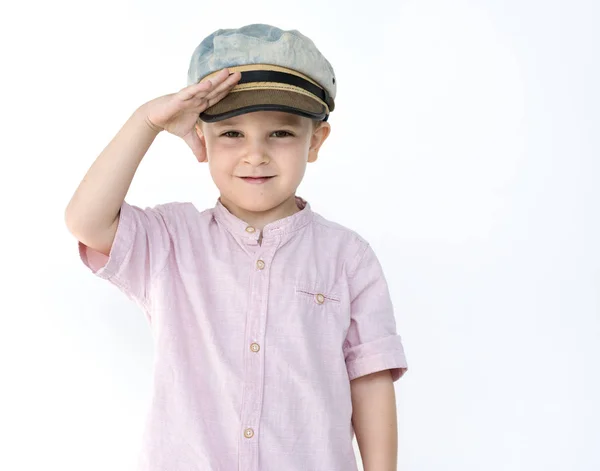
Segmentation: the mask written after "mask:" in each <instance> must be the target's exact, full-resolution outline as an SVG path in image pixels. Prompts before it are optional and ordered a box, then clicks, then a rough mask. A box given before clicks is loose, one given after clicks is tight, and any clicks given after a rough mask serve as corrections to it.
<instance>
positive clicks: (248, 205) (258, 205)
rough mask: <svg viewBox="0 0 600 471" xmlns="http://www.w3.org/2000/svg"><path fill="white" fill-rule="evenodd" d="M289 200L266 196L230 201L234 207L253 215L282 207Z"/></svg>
mask: <svg viewBox="0 0 600 471" xmlns="http://www.w3.org/2000/svg"><path fill="white" fill-rule="evenodd" d="M287 200H288V198H286V197H283V198H282V197H275V196H267V195H264V196H261V197H254V198H248V197H246V198H234V199H233V200H229V201H231V202H232V203H233V204H234V205H236V206H237V207H238V208H240V209H242V210H244V211H248V212H253V213H264V212H267V211H271V210H272V209H274V208H277V207H279V206H281V205H282V204H284V203H285V201H287Z"/></svg>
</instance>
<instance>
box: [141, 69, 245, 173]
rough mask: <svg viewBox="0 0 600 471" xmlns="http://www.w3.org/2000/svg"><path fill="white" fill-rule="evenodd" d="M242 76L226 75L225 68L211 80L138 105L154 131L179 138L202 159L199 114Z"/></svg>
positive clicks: (221, 97)
mask: <svg viewBox="0 0 600 471" xmlns="http://www.w3.org/2000/svg"><path fill="white" fill-rule="evenodd" d="M241 77H242V75H241V73H240V72H235V73H233V74H231V75H229V70H228V69H226V68H225V69H222V70H220V71H219V73H218V74H217V75H215V76H213V77H212V78H211V79H210V80H208V79H206V80H202V81H200V82H198V83H196V84H193V85H189V86H187V87H185V88H182V89H181V90H180V91H178V92H177V93H171V94H169V95H164V96H161V97H158V98H155V99H154V100H151V101H149V102H147V103H144V104H143V105H142V106H141V107H140V108H142V109H143V111H144V113H145V116H146V124H148V126H150V127H151V128H152V129H153V130H154V131H156V132H160V131H163V130H165V131H168V132H170V133H171V134H174V135H175V136H179V137H181V138H182V139H183V140H184V141H185V142H186V143H187V145H188V146H190V148H191V149H192V152H193V153H194V155H195V156H196V157H197V158H198V160H199V161H201V162H202V161H204V160H206V156H205V150H204V146H203V145H202V141H200V137H199V136H198V133H197V132H196V129H195V125H196V121H197V120H198V115H199V114H200V113H202V112H203V111H204V110H205V109H206V108H209V107H211V106H213V105H214V104H215V103H218V102H219V101H221V100H222V99H223V98H225V96H227V94H228V93H229V92H230V91H231V89H232V88H233V87H234V86H235V85H236V83H237V82H238V80H239V79H240V78H241Z"/></svg>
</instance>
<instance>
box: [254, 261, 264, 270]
mask: <svg viewBox="0 0 600 471" xmlns="http://www.w3.org/2000/svg"><path fill="white" fill-rule="evenodd" d="M256 268H258V269H259V270H262V269H263V268H265V262H263V261H262V260H259V261H258V262H256Z"/></svg>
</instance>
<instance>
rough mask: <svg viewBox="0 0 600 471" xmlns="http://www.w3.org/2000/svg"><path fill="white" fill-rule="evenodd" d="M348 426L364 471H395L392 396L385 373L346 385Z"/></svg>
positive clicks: (394, 408) (371, 375) (394, 409)
mask: <svg viewBox="0 0 600 471" xmlns="http://www.w3.org/2000/svg"><path fill="white" fill-rule="evenodd" d="M350 387H351V392H352V409H353V412H352V424H353V426H354V432H355V434H356V441H357V443H358V447H359V449H360V454H361V457H362V462H363V467H364V470H365V471H396V469H397V461H398V429H397V418H396V395H395V391H394V384H393V382H392V376H391V374H390V371H389V370H385V371H381V372H378V373H373V374H370V375H366V376H363V377H360V378H356V379H354V380H352V381H351V382H350Z"/></svg>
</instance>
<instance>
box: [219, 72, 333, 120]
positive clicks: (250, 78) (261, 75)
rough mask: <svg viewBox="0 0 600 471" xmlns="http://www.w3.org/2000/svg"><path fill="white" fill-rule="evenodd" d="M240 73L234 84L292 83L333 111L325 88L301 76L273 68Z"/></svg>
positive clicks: (331, 101) (331, 100) (331, 102)
mask: <svg viewBox="0 0 600 471" xmlns="http://www.w3.org/2000/svg"><path fill="white" fill-rule="evenodd" d="M240 73H241V74H242V78H240V80H239V81H237V82H236V85H238V84H241V83H251V82H278V83H287V84H288V85H294V86H295V87H299V88H302V89H304V90H306V91H307V92H309V93H312V94H313V95H315V96H316V97H318V98H320V99H321V100H323V101H324V102H325V103H327V106H328V107H329V111H333V108H334V106H335V105H334V102H333V99H332V98H331V96H330V95H329V93H327V90H325V89H324V88H320V87H317V86H316V85H315V84H313V83H312V82H309V81H308V80H305V79H303V78H302V77H298V76H297V75H294V74H288V73H286V72H279V71H275V70H247V71H243V72H240ZM230 75H231V74H230Z"/></svg>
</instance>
